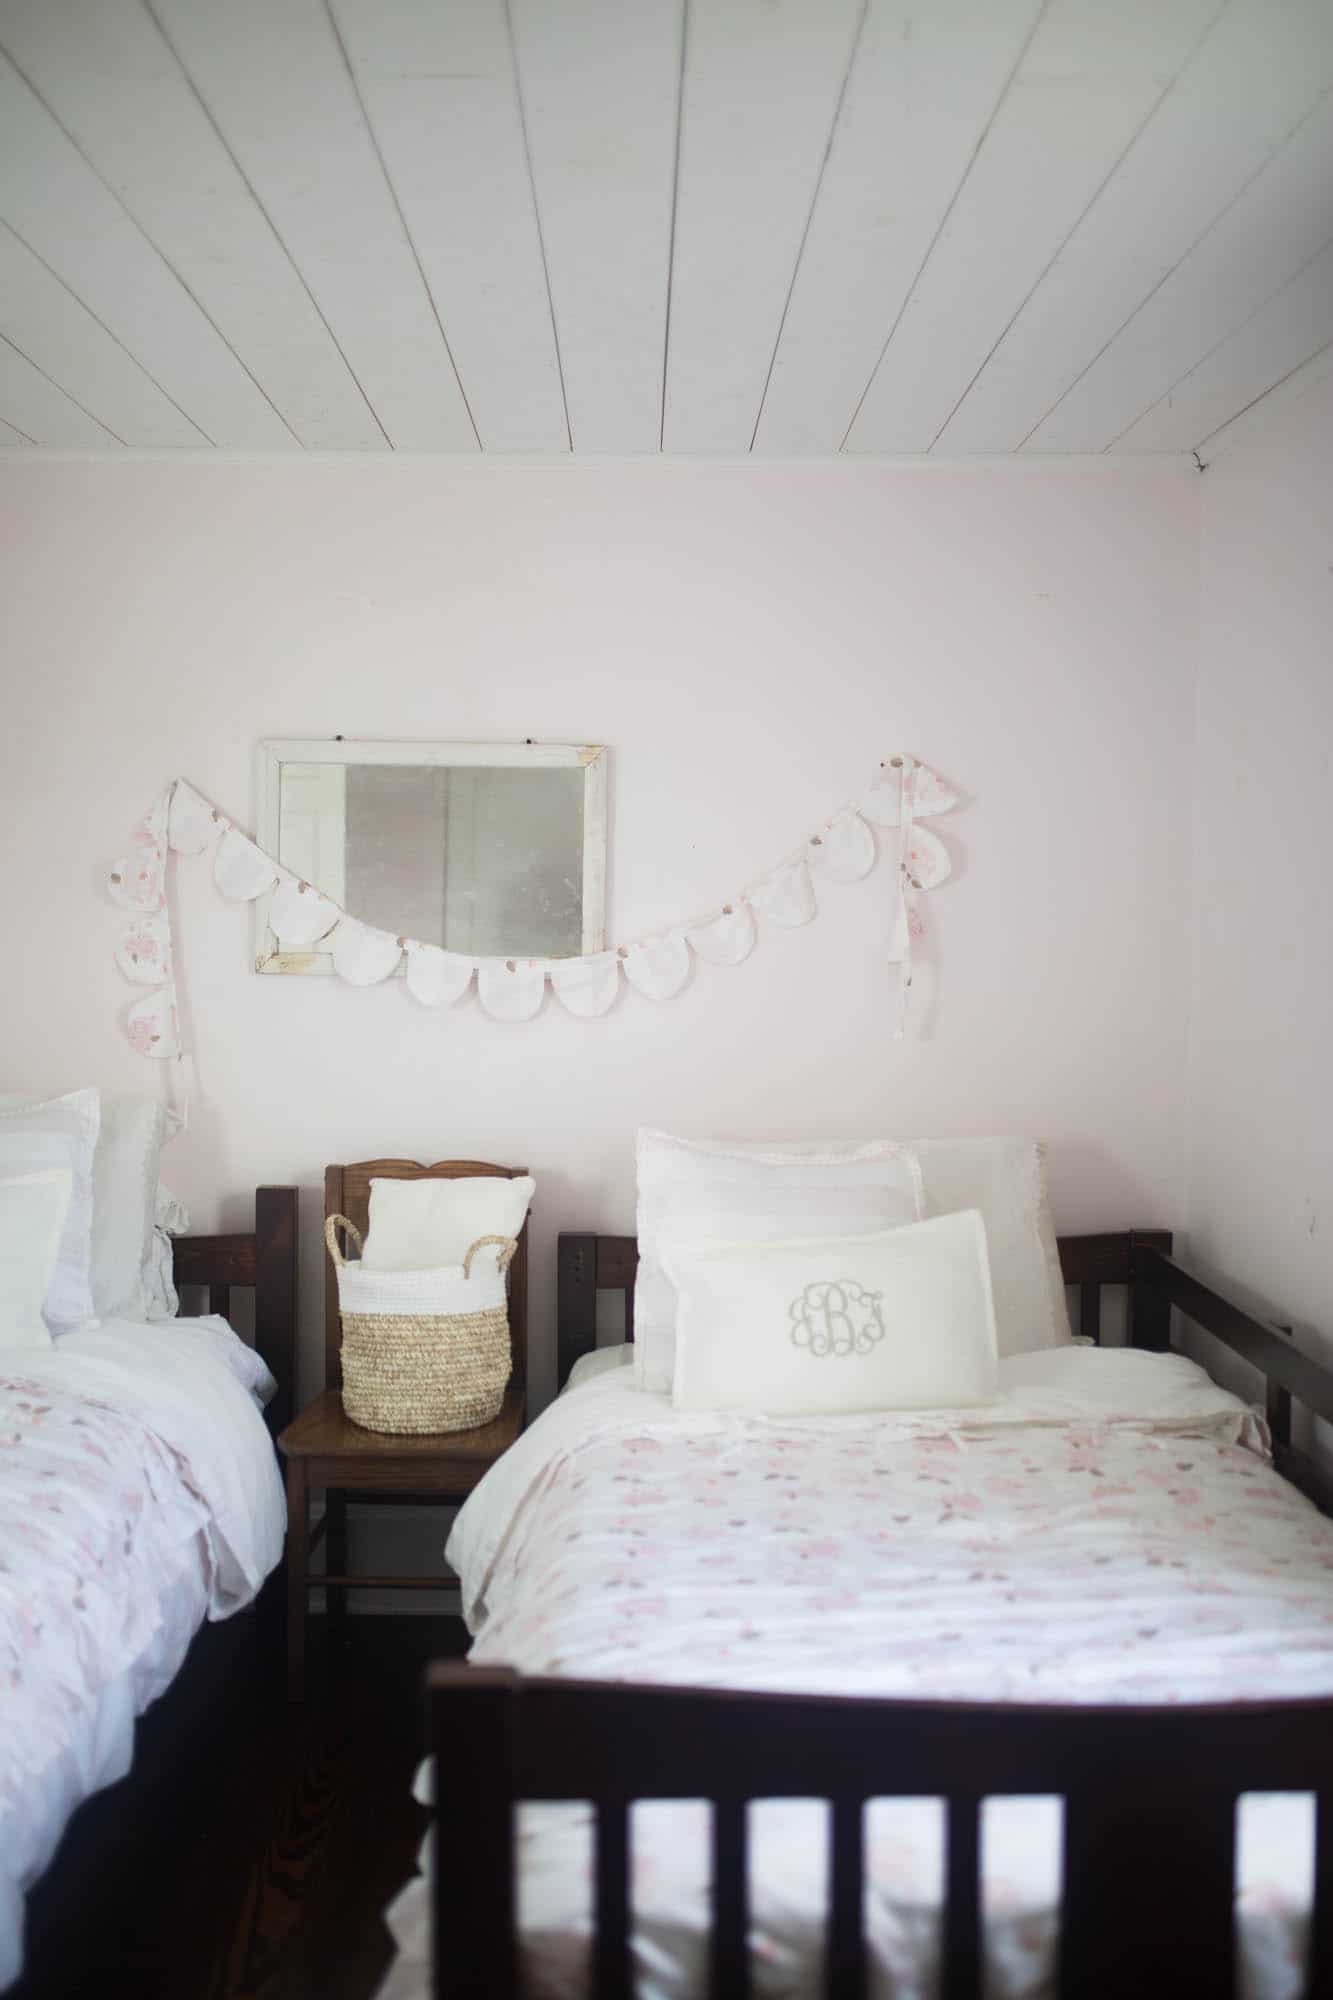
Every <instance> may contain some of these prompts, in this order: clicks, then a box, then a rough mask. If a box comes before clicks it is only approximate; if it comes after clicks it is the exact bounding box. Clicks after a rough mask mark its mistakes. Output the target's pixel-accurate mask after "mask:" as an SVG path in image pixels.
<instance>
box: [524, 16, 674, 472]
mask: <svg viewBox="0 0 1333 2000" xmlns="http://www.w3.org/2000/svg"><path fill="white" fill-rule="evenodd" d="M512 21H513V30H514V43H515V51H516V55H517V70H518V78H519V83H520V88H521V101H522V105H523V111H524V116H525V120H526V126H527V134H528V143H529V148H530V152H531V158H532V167H533V178H534V186H535V191H536V207H537V215H538V220H539V223H540V228H541V234H542V241H543V243H544V245H545V249H546V262H547V268H548V272H549V277H550V289H551V301H552V306H553V309H554V315H555V323H556V329H557V334H558V339H559V348H560V359H561V365H562V370H563V374H564V383H565V395H566V400H567V404H568V408H569V425H570V435H571V438H572V441H573V448H574V450H575V451H587V452H656V450H657V448H658V444H659V441H660V435H661V420H662V369H663V355H664V349H665V333H666V300H667V276H668V269H669V262H670V249H671V206H672V187H673V179H674V173H675V157H676V127H677V110H678V103H677V100H678V94H679V85H680V60H681V35H682V32H683V28H684V0H655V4H653V5H652V6H646V7H641V8H637V9H636V8H627V7H625V6H624V4H623V0H565V4H564V5H562V6H561V7H560V8H559V9H558V10H557V9H554V8H552V7H551V5H550V0H512Z"/></svg>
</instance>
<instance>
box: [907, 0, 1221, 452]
mask: <svg viewBox="0 0 1333 2000" xmlns="http://www.w3.org/2000/svg"><path fill="white" fill-rule="evenodd" d="M1229 5H1230V0H1222V4H1221V5H1220V6H1219V7H1218V9H1217V12H1216V13H1215V14H1213V15H1212V16H1211V17H1210V18H1209V21H1208V23H1207V26H1206V27H1204V28H1203V29H1202V31H1201V32H1200V34H1199V37H1198V39H1197V41H1196V42H1195V43H1194V46H1193V48H1192V49H1191V50H1190V51H1189V54H1188V55H1187V56H1186V57H1185V60H1184V62H1182V63H1181V65H1180V67H1179V69H1178V70H1177V71H1176V73H1175V75H1174V76H1173V77H1172V79H1171V81H1170V82H1169V83H1168V84H1167V86H1166V88H1165V89H1164V90H1160V91H1159V92H1158V94H1157V96H1156V97H1155V98H1154V99H1153V101H1152V104H1151V105H1150V106H1149V108H1148V110H1147V111H1146V112H1145V113H1144V115H1143V117H1142V118H1141V119H1140V121H1139V123H1138V124H1137V125H1136V126H1135V128H1134V131H1133V133H1132V134H1131V136H1130V137H1129V138H1128V139H1127V140H1126V142H1125V144H1124V145H1123V146H1122V147H1121V149H1120V151H1119V153H1117V155H1116V157H1115V160H1114V161H1113V163H1112V165H1111V166H1110V167H1109V168H1108V169H1107V171H1106V173H1105V174H1104V175H1103V176H1102V178H1101V180H1100V181H1099V182H1098V184H1097V186H1096V188H1095V189H1094V191H1093V193H1092V194H1091V195H1090V196H1089V198H1088V200H1087V201H1086V202H1085V203H1084V204H1083V207H1082V208H1081V209H1080V210H1079V213H1078V215H1077V217H1076V218H1075V220H1074V221H1073V222H1071V223H1070V225H1069V227H1068V229H1067V230H1066V231H1065V233H1064V235H1063V236H1062V237H1061V238H1060V241H1059V242H1058V243H1057V244H1056V246H1055V248H1054V250H1052V252H1051V254H1050V256H1049V257H1048V258H1047V259H1046V262H1045V263H1044V264H1043V266H1042V268H1041V271H1040V272H1039V273H1038V275H1037V277H1036V278H1035V279H1034V280H1033V282H1032V284H1031V285H1030V286H1029V287H1028V289H1027V291H1026V292H1025V293H1024V295H1023V297H1022V299H1021V300H1020V301H1019V303H1018V305H1017V306H1015V308H1014V310H1013V312H1012V313H1011V314H1010V316H1009V318H1008V320H1007V321H1006V322H1005V324H1004V326H1003V327H1002V328H1001V330H1000V332H999V333H998V334H997V335H996V336H995V339H994V340H993V341H992V342H991V345H990V347H989V349H988V350H987V352H986V356H985V359H984V360H983V361H982V362H981V363H980V365H979V366H978V368H977V370H976V372H975V373H974V374H973V376H972V379H971V381H970V382H969V383H968V384H967V387H966V388H965V389H964V390H963V392H962V394H961V395H960V396H959V398H958V400H957V402H956V403H955V404H954V406H953V408H952V409H951V410H950V412H949V414H948V416H947V417H946V418H945V419H944V422H943V423H942V424H941V425H940V427H939V429H938V430H937V431H936V433H935V435H934V437H933V438H932V439H931V441H930V443H929V445H928V446H927V450H929V451H934V449H935V447H936V445H937V444H938V443H939V441H940V439H941V438H942V437H943V435H944V433H945V431H947V430H948V428H949V425H950V424H951V423H952V422H953V420H954V418H955V417H956V416H957V415H958V412H959V411H960V410H961V409H962V407H963V404H964V403H965V402H966V401H967V399H968V397H969V396H970V395H971V394H972V391H973V390H974V389H975V388H976V386H977V383H978V382H979V381H980V380H981V377H982V376H983V375H984V373H985V372H986V369H987V368H988V367H989V366H990V363H991V362H992V360H993V359H994V358H995V353H996V350H997V349H998V348H999V346H1000V344H1001V342H1002V341H1004V340H1006V339H1007V338H1008V336H1009V334H1010V333H1011V332H1012V331H1013V328H1014V327H1015V325H1016V324H1017V322H1018V321H1019V319H1020V318H1021V317H1022V315H1023V314H1024V312H1026V310H1027V308H1028V306H1029V304H1030V303H1031V301H1032V299H1033V297H1034V296H1035V294H1036V293H1037V292H1038V290H1039V289H1040V288H1041V286H1042V285H1043V284H1044V283H1045V282H1046V279H1047V278H1048V277H1049V276H1050V274H1051V272H1052V271H1053V270H1054V268H1055V266H1056V265H1057V264H1058V263H1059V261H1060V259H1061V257H1062V256H1063V255H1064V253H1065V251H1066V250H1067V249H1068V247H1069V245H1070V244H1071V243H1072V242H1073V240H1074V238H1075V236H1076V235H1077V234H1078V232H1079V230H1080V229H1081V228H1082V227H1083V225H1084V223H1085V222H1086V221H1087V219H1088V217H1089V216H1090V215H1091V214H1092V211H1093V209H1094V208H1095V207H1096V206H1097V203H1098V202H1099V201H1100V200H1101V198H1102V196H1103V195H1104V194H1105V193H1106V190H1107V188H1109V187H1110V185H1111V182H1112V181H1113V180H1114V179H1115V177H1116V175H1117V174H1118V173H1119V172H1120V169H1121V168H1122V167H1123V166H1124V164H1125V161H1126V160H1127V159H1128V158H1129V156H1130V154H1131V153H1132V152H1133V150H1134V148H1135V147H1136V146H1137V145H1138V143H1139V141H1140V139H1142V137H1143V135H1144V133H1145V132H1146V131H1147V129H1148V127H1149V126H1150V125H1151V124H1152V122H1153V120H1154V118H1156V116H1157V114H1158V112H1159V111H1160V110H1161V108H1162V106H1163V105H1164V104H1165V103H1166V101H1167V99H1168V98H1169V97H1170V96H1171V94H1172V92H1173V91H1174V90H1175V89H1176V88H1177V87H1178V86H1179V84H1180V81H1181V79H1182V77H1184V76H1185V75H1186V73H1187V72H1188V70H1189V69H1190V67H1191V65H1192V64H1193V63H1194V62H1195V60H1196V59H1197V57H1198V55H1199V52H1200V50H1201V49H1202V48H1203V47H1204V46H1205V44H1206V43H1207V42H1208V41H1209V40H1210V39H1211V37H1212V34H1213V31H1214V29H1215V28H1216V27H1217V24H1218V22H1219V21H1220V20H1221V18H1222V16H1223V15H1224V14H1225V13H1226V11H1227V8H1228V6H1229ZM1071 386H1072V385H1071ZM1052 407H1054V405H1053V406H1052ZM1049 414H1050V412H1049V411H1048V412H1047V415H1049ZM1045 421H1046V418H1045V417H1043V418H1042V419H1041V422H1042V423H1045ZM1034 428H1035V426H1034ZM1031 435H1032V432H1031V431H1029V432H1028V433H1027V437H1025V438H1024V439H1023V440H1022V443H1021V444H1020V445H1019V450H1020V451H1021V450H1022V447H1023V444H1026V443H1027V438H1028V437H1031ZM1103 448H1104V449H1105V447H1103Z"/></svg>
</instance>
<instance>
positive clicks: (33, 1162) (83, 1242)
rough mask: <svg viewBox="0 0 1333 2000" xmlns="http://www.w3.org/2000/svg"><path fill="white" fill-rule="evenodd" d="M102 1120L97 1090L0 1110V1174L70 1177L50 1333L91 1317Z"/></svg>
mask: <svg viewBox="0 0 1333 2000" xmlns="http://www.w3.org/2000/svg"><path fill="white" fill-rule="evenodd" d="M100 1122H101V1104H100V1099H99V1096H98V1093H97V1091H96V1090H73V1091H70V1092H69V1094H68V1095H67V1096H65V1097H53V1098H49V1099H47V1100H46V1101H45V1102H43V1103H23V1102H20V1103H19V1104H18V1105H16V1106H11V1107H10V1108H9V1109H0V1178H3V1179H6V1180H13V1179H16V1178H24V1177H26V1176H27V1175H29V1174H39V1173H45V1172H47V1171H49V1170H52V1169H57V1170H62V1171H64V1172H66V1173H68V1175H69V1177H70V1185H69V1194H68V1201H67V1203H66V1206H65V1210H64V1219H63V1222H62V1225H61V1230H60V1242H59V1246H58V1248H57V1251H56V1258H55V1263H54V1266H53V1268H52V1270H51V1273H50V1280H49V1283H48V1285H47V1288H46V1296H45V1299H44V1302H43V1307H42V1311H43V1316H44V1318H45V1321H46V1325H47V1327H48V1328H49V1329H50V1331H51V1332H52V1333H69V1332H71V1331H72V1330H73V1329H74V1328H75V1327H78V1326H86V1325H87V1324H88V1322H89V1321H90V1320H92V1319H93V1318H95V1312H94V1307H93V1295H92V1234H93V1157H94V1154H95V1152H96V1148H97V1133H98V1128H99V1125H100Z"/></svg>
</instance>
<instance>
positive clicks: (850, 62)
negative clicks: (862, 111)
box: [750, 0, 870, 451]
mask: <svg viewBox="0 0 1333 2000" xmlns="http://www.w3.org/2000/svg"><path fill="white" fill-rule="evenodd" d="M869 13H870V0H861V14H860V18H859V20H858V21H857V23H856V33H855V34H854V35H853V36H852V46H851V53H850V54H849V55H848V57H847V67H846V69H845V70H844V71H843V73H842V86H841V88H840V89H839V91H838V101H837V103H836V104H835V105H834V107H833V117H832V119H831V120H830V122H829V128H828V139H827V141H826V143H825V146H824V157H823V159H822V160H821V161H820V162H819V172H818V173H817V174H816V176H815V189H814V193H813V194H812V195H811V197H810V207H809V210H808V211H807V214H806V218H805V227H804V229H803V230H802V231H801V240H800V242H799V243H798V244H797V246H796V261H795V263H794V264H793V265H792V267H791V281H790V283H789V284H788V286H787V296H786V298H785V299H784V300H783V301H782V316H781V318H780V319H779V321H778V330H777V334H776V336H775V337H774V341H773V351H772V353H771V354H770V355H769V357H768V369H767V371H766V373H765V375H764V386H763V390H762V392H761V393H760V397H759V408H758V409H757V410H756V411H755V413H754V429H753V430H752V431H751V432H750V450H751V451H753V450H754V442H755V439H756V438H757V437H758V435H759V426H760V424H761V423H762V422H763V420H764V404H765V403H766V402H767V401H768V391H769V387H770V385H771V383H772V381H773V370H774V369H775V368H776V367H777V364H778V349H779V347H781V345H782V335H783V332H784V331H785V329H786V325H787V315H788V313H789V312H790V311H791V302H792V296H793V294H794V293H795V290H796V280H797V277H798V276H799V274H800V269H801V260H802V258H803V257H804V256H805V246H806V244H807V243H808V242H809V240H810V229H811V225H812V224H813V222H814V219H815V210H816V208H817V207H818V205H819V195H820V190H821V189H822V188H823V185H824V174H825V172H826V170H827V168H828V163H829V160H830V158H831V157H832V154H833V146H834V141H835V140H836V139H837V136H838V126H839V124H840V123H841V122H842V109H843V106H844V104H845V103H846V102H847V88H848V85H849V84H850V83H851V80H852V71H853V70H854V69H855V68H856V59H857V57H858V55H859V54H860V52H861V43H862V41H863V40H864V37H865V31H866V20H867V17H868V16H869Z"/></svg>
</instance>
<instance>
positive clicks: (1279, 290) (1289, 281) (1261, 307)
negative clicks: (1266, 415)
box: [1102, 236, 1333, 451]
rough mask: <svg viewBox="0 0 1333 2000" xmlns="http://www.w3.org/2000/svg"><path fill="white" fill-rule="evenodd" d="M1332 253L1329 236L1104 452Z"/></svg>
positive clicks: (1262, 394)
mask: <svg viewBox="0 0 1333 2000" xmlns="http://www.w3.org/2000/svg"><path fill="white" fill-rule="evenodd" d="M1330 250H1333V236H1330V237H1329V238H1328V240H1327V241H1326V242H1324V243H1321V244H1320V245H1319V248H1318V249H1317V250H1314V251H1312V252H1311V253H1310V255H1309V256H1308V257H1307V258H1306V260H1305V262H1304V263H1303V264H1302V265H1301V266H1300V268H1299V270H1295V271H1293V272H1292V274H1291V276H1290V277H1289V278H1285V279H1284V280H1283V282H1282V283H1281V284H1280V285H1278V286H1277V287H1276V288H1275V289H1274V290H1273V291H1271V292H1270V293H1269V294H1268V296H1267V298H1265V299H1261V300H1260V302H1259V304H1258V305H1257V306H1256V307H1255V308H1254V311H1253V312H1248V313H1246V315H1245V317H1244V319H1243V320H1241V321H1240V322H1239V323H1238V324H1237V325H1236V326H1233V327H1231V328H1230V329H1229V330H1228V331H1227V332H1226V333H1223V334H1220V335H1219V336H1218V338H1217V339H1216V340H1215V341H1214V342H1213V344H1212V346H1211V347H1207V348H1205V349H1204V351H1203V353H1202V354H1201V355H1199V356H1198V358H1197V360H1194V361H1191V363H1190V365H1189V367H1188V368H1186V369H1183V370H1182V371H1181V373H1180V374H1179V375H1177V376H1176V378H1175V380H1174V381H1173V382H1171V383H1170V384H1169V385H1168V387H1167V388H1165V389H1163V391H1162V393H1161V395H1160V396H1154V397H1153V400H1152V401H1151V403H1148V404H1145V406H1144V408H1143V409H1141V410H1139V411H1138V412H1137V414H1136V415H1134V416H1133V417H1131V418H1130V420H1129V422H1128V423H1127V424H1125V425H1124V426H1123V428H1122V429H1120V430H1118V431H1117V432H1116V434H1115V436H1114V437H1113V438H1112V439H1111V440H1110V442H1109V443H1108V444H1104V445H1103V446H1102V450H1103V451H1114V450H1115V447H1116V446H1117V445H1118V444H1119V442H1120V440H1121V438H1122V437H1126V436H1128V434H1129V432H1130V431H1132V430H1133V428H1134V426H1135V424H1139V423H1142V421H1143V419H1144V418H1145V417H1146V416H1148V415H1149V414H1150V413H1151V412H1152V411H1153V410H1155V409H1158V408H1159V407H1160V406H1161V404H1163V403H1165V402H1168V401H1169V400H1170V398H1171V397H1172V396H1174V395H1175V393H1176V390H1177V389H1178V388H1179V387H1180V385H1181V383H1182V382H1188V381H1189V378H1190V376H1191V375H1195V374H1197V373H1198V371H1199V369H1200V368H1202V367H1203V365H1204V363H1205V362H1206V361H1211V359H1212V357H1213V356H1214V355H1215V354H1216V353H1217V351H1218V349H1219V348H1222V347H1225V346H1226V344H1227V342H1228V341H1229V340H1234V339H1235V338H1236V336H1237V334H1240V333H1244V331H1245V329H1246V327H1247V326H1249V325H1250V323H1251V321H1252V320H1256V319H1258V317H1259V315H1260V314H1261V313H1265V312H1267V311H1268V308H1269V307H1270V306H1271V305H1272V303H1273V301H1274V299H1280V298H1281V297H1282V294H1283V293H1284V292H1289V291H1290V290H1291V288H1292V286H1293V285H1297V284H1299V283H1300V281H1301V279H1302V278H1303V277H1304V276H1305V274H1306V272H1307V271H1308V270H1309V269H1310V267H1311V266H1312V265H1313V264H1317V263H1318V262H1319V261H1320V259H1321V258H1323V257H1327V255H1328V253H1329V251H1330ZM1319 352H1320V349H1319V348H1317V347H1316V348H1315V349H1314V350H1313V354H1318V353H1319ZM1313 354H1307V355H1306V356H1305V357H1304V360H1301V361H1297V362H1296V363H1294V366H1293V368H1288V369H1287V370H1286V371H1285V373H1284V374H1282V375H1281V376H1279V377H1278V379H1277V381H1274V382H1270V383H1269V385H1268V388H1269V389H1276V388H1277V387H1278V384H1279V383H1280V382H1285V380H1286V379H1287V376H1288V375H1290V374H1292V373H1293V372H1294V369H1295V368H1303V367H1304V366H1305V362H1306V361H1309V360H1311V359H1312V358H1313ZM1267 394H1268V389H1261V390H1260V391H1259V394H1258V395H1257V396H1252V397H1251V398H1250V403H1247V404H1246V406H1245V408H1246V409H1248V408H1249V407H1250V405H1251V404H1253V403H1257V402H1260V401H1261V400H1262V399H1263V397H1265V396H1266V395H1267ZM1243 414H1244V412H1243V411H1241V410H1237V412H1236V415H1237V416H1241V415H1243ZM1227 422H1228V423H1230V422H1231V418H1230V417H1228V418H1227ZM1218 428H1221V426H1218ZM1208 435H1209V437H1211V436H1213V435H1214V432H1211V431H1210V432H1209V434H1208ZM1204 442H1205V443H1206V442H1207V439H1205V440H1204Z"/></svg>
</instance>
